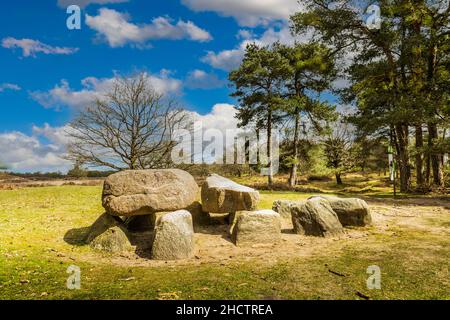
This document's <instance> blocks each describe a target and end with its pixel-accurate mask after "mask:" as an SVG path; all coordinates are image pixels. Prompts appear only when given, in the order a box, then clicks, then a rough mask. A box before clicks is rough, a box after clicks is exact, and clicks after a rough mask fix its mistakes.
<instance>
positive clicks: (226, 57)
mask: <svg viewBox="0 0 450 320" xmlns="http://www.w3.org/2000/svg"><path fill="white" fill-rule="evenodd" d="M238 36H239V37H241V38H242V37H243V36H245V37H243V38H244V40H243V41H241V42H240V43H239V45H238V46H237V47H236V48H233V49H229V50H223V51H219V52H214V51H208V52H207V54H206V55H205V56H203V57H202V58H201V61H202V62H204V63H207V64H209V65H211V66H212V67H214V68H216V69H220V70H224V71H227V72H228V71H232V70H234V69H236V68H238V67H239V65H240V64H241V62H242V59H243V58H244V54H245V49H246V47H247V45H248V44H251V43H254V44H256V45H258V46H267V45H271V44H273V43H275V42H280V43H282V44H287V45H293V44H294V43H295V42H305V41H308V40H309V39H310V38H311V37H312V34H305V35H302V36H293V35H292V34H291V31H290V29H289V26H288V25H283V26H282V27H281V28H275V27H271V28H268V29H267V30H265V31H264V32H263V33H262V34H261V35H260V36H259V37H258V36H254V35H253V33H249V32H244V33H243V32H242V30H241V31H239V33H238Z"/></svg>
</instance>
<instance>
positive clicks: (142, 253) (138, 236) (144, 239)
mask: <svg viewBox="0 0 450 320" xmlns="http://www.w3.org/2000/svg"><path fill="white" fill-rule="evenodd" d="M127 237H128V240H129V241H130V243H131V245H132V246H134V247H135V248H136V250H135V253H136V255H138V256H139V257H141V258H145V259H150V258H151V252H152V245H153V237H154V231H145V232H129V233H127Z"/></svg>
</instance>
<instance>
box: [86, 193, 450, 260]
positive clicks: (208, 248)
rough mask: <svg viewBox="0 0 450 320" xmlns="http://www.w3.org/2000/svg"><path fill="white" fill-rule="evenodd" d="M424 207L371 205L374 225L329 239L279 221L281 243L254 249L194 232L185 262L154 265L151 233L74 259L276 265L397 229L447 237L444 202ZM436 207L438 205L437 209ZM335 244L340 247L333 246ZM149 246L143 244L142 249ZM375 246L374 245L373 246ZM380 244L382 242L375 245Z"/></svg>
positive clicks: (212, 229) (223, 230)
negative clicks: (118, 251) (129, 245)
mask: <svg viewBox="0 0 450 320" xmlns="http://www.w3.org/2000/svg"><path fill="white" fill-rule="evenodd" d="M425 202H427V203H423V201H422V204H418V203H414V202H412V203H409V204H404V203H402V202H398V203H394V204H393V203H391V202H389V201H387V202H383V203H381V202H379V201H372V202H369V204H370V206H371V212H372V218H373V224H372V226H369V227H364V228H346V229H345V234H344V235H342V236H339V237H333V238H318V237H307V236H301V235H297V234H294V233H293V232H292V222H291V221H289V220H287V219H286V220H283V227H282V229H283V231H282V240H281V241H280V242H279V243H277V244H273V245H253V246H251V247H246V248H241V247H236V246H235V245H234V244H233V243H232V242H231V239H230V236H229V234H228V226H226V225H219V226H203V227H198V228H197V230H196V234H195V243H196V252H195V257H194V258H192V259H190V260H185V261H154V260H150V259H148V255H149V253H150V248H149V247H148V244H149V243H150V239H151V233H148V234H147V235H143V236H142V238H141V240H140V243H141V245H140V248H138V249H137V253H136V252H133V253H126V254H122V255H120V256H114V257H112V256H107V255H103V254H102V255H101V258H100V259H99V254H97V253H91V254H88V255H86V254H84V255H83V256H80V257H78V259H81V260H87V261H92V260H97V261H103V262H105V263H112V264H115V265H124V266H146V267H158V266H166V267H176V266H180V265H200V264H221V265H226V264H230V263H236V262H249V261H258V263H264V264H269V265H271V264H274V263H277V262H279V261H285V260H289V259H292V258H297V257H307V256H312V255H315V254H320V255H323V254H324V253H328V254H331V255H337V254H339V253H338V252H337V251H336V250H339V247H341V245H342V247H345V246H347V245H355V246H361V245H365V244H369V243H370V244H372V242H375V241H372V240H374V239H375V237H376V236H377V235H388V236H395V230H396V228H402V229H407V230H415V231H427V232H430V233H434V234H437V235H442V236H447V237H448V236H450V210H449V209H448V208H447V207H446V206H445V202H442V201H439V200H433V199H432V200H430V201H425ZM436 204H439V206H436ZM335 244H338V246H337V247H336V245H335ZM146 245H147V246H146ZM374 245H375V244H374ZM378 245H380V246H381V245H382V244H378Z"/></svg>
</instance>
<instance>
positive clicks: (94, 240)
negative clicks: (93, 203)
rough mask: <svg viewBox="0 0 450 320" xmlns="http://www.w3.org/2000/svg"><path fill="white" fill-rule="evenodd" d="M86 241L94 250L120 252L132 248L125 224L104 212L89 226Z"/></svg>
mask: <svg viewBox="0 0 450 320" xmlns="http://www.w3.org/2000/svg"><path fill="white" fill-rule="evenodd" d="M86 242H87V243H88V244H89V245H90V247H91V248H93V249H95V250H100V251H105V252H109V253H120V252H124V251H129V250H131V249H132V245H131V243H130V240H129V238H128V235H127V230H126V228H125V225H124V224H123V223H122V221H121V220H120V219H119V218H116V217H113V216H110V215H109V214H107V213H105V214H103V215H101V216H100V217H99V218H98V219H97V221H95V222H94V224H93V225H92V226H91V228H90V230H89V233H88V235H87V238H86Z"/></svg>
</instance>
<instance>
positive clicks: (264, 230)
mask: <svg viewBox="0 0 450 320" xmlns="http://www.w3.org/2000/svg"><path fill="white" fill-rule="evenodd" d="M280 239H281V218H280V215H279V214H278V213H276V212H275V211H272V210H261V211H243V212H239V213H238V217H237V220H236V223H235V225H234V227H233V230H232V240H233V242H234V243H235V244H236V245H237V246H240V247H241V246H252V245H257V244H274V243H277V242H278V241H279V240H280Z"/></svg>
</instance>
